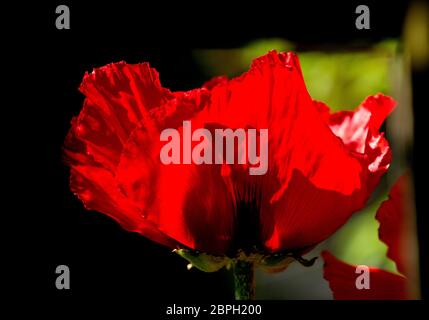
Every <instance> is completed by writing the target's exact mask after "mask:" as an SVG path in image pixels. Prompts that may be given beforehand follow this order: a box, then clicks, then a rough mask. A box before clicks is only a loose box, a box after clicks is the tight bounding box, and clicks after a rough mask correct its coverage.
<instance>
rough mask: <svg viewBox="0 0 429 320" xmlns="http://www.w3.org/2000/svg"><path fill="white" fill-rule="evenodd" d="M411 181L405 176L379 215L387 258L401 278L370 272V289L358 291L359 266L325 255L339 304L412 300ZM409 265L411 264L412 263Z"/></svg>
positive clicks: (380, 235)
mask: <svg viewBox="0 0 429 320" xmlns="http://www.w3.org/2000/svg"><path fill="white" fill-rule="evenodd" d="M409 187H410V182H409V177H408V176H407V175H404V176H402V177H401V178H400V179H399V180H398V181H397V182H396V183H395V185H394V186H393V187H392V190H391V191H390V194H389V199H388V200H386V201H384V202H383V203H382V204H381V206H380V208H379V209H378V211H377V215H376V218H377V220H378V221H379V222H380V227H379V230H378V231H379V238H380V240H381V241H383V242H384V243H385V244H386V245H387V247H388V251H387V256H388V257H389V258H390V259H392V260H393V261H394V262H395V263H396V267H397V270H398V271H399V273H401V274H395V273H391V272H388V271H385V270H382V269H378V268H369V279H370V288H369V289H357V288H356V285H355V281H356V277H357V276H358V275H357V274H356V266H352V265H349V264H347V263H344V262H342V261H340V260H338V259H337V258H335V257H334V256H333V255H332V254H331V253H329V252H326V251H325V252H322V257H323V259H324V260H325V266H324V277H325V279H326V280H328V282H329V286H330V288H331V290H332V292H333V294H334V298H335V299H339V300H390V299H392V300H403V299H408V298H410V297H411V295H410V291H409V289H410V283H409V280H408V279H407V276H408V275H410V271H409V269H408V268H407V264H406V263H405V262H406V261H407V260H408V259H407V258H406V257H405V255H406V253H407V251H409V250H407V249H406V247H405V244H406V243H408V234H409V233H408V232H407V224H408V221H409V213H410V212H412V211H411V210H412V208H410V203H411V202H410V198H409V190H410V189H409ZM408 261H409V260H408Z"/></svg>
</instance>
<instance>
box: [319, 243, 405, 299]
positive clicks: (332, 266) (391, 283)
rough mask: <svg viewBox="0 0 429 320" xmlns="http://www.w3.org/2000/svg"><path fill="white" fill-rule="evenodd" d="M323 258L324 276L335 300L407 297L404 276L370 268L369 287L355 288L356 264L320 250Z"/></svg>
mask: <svg viewBox="0 0 429 320" xmlns="http://www.w3.org/2000/svg"><path fill="white" fill-rule="evenodd" d="M322 257H323V259H324V260H325V266H324V278H325V279H326V280H327V281H328V282H329V287H330V288H331V290H332V292H333V294H334V299H336V300H404V299H407V282H406V279H405V278H404V277H401V276H399V275H396V274H393V273H390V272H387V271H384V270H381V269H377V268H370V278H369V279H370V288H369V289H357V288H356V278H357V277H358V276H359V275H360V274H358V273H356V266H352V265H349V264H347V263H344V262H342V261H340V260H338V259H337V258H335V257H334V256H333V255H332V254H330V253H329V252H327V251H324V252H322Z"/></svg>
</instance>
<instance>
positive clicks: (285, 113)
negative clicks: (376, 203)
mask: <svg viewBox="0 0 429 320" xmlns="http://www.w3.org/2000/svg"><path fill="white" fill-rule="evenodd" d="M80 90H81V92H82V93H83V94H84V95H85V96H86V99H85V102H84V106H83V109H82V111H81V112H80V114H79V116H78V117H77V118H75V119H73V121H72V128H71V130H70V132H69V134H68V136H67V139H66V142H65V155H66V160H67V163H68V164H69V166H70V168H71V179H70V186H71V189H72V191H73V192H74V193H75V194H76V195H77V196H78V197H79V199H80V200H81V201H82V202H83V203H84V205H85V207H86V208H87V209H91V210H96V211H99V212H102V213H104V214H107V215H109V216H111V217H112V218H114V219H116V220H117V221H118V222H119V223H120V224H121V225H122V226H123V227H124V228H125V229H127V230H130V231H135V232H138V233H141V234H142V235H144V236H146V237H148V238H149V239H151V240H153V241H156V242H158V243H161V244H164V245H167V246H169V247H172V248H183V247H184V248H191V249H195V250H199V251H203V252H207V253H210V254H213V255H230V256H231V255H235V254H237V252H239V251H243V252H245V253H248V252H279V251H283V250H290V251H293V250H301V249H305V248H311V247H313V246H315V245H316V244H317V243H319V242H321V241H323V240H324V239H326V238H327V237H329V236H330V235H331V234H332V233H333V232H335V231H336V230H337V229H338V228H339V227H340V226H341V225H343V224H344V223H345V222H346V221H347V219H348V218H349V217H350V216H351V214H352V213H353V212H355V211H356V210H358V209H360V208H362V207H363V206H364V205H365V202H366V200H367V199H368V197H369V195H370V194H371V192H372V191H373V189H374V188H375V186H376V185H377V183H378V181H379V179H380V176H381V175H382V174H383V173H384V172H385V171H386V170H387V168H388V166H389V163H390V159H391V155H390V149H389V145H388V143H387V141H386V139H385V138H384V137H383V135H382V134H380V133H379V128H380V126H381V124H382V122H383V121H384V119H385V118H386V116H387V115H388V114H389V113H390V112H391V111H392V109H393V107H394V104H395V103H394V101H393V100H392V99H391V98H389V97H387V96H384V95H382V94H378V95H376V96H371V97H369V98H367V99H366V100H365V101H364V102H363V103H362V105H361V106H360V107H359V108H358V109H357V110H356V111H346V112H339V113H333V114H331V113H330V112H329V109H328V107H326V106H325V105H324V104H322V103H320V102H315V101H313V100H312V99H311V97H310V95H309V94H308V92H307V90H306V87H305V84H304V79H303V75H302V72H301V68H300V65H299V61H298V58H297V56H296V55H295V54H293V53H277V52H275V51H273V52H270V53H268V54H267V55H265V56H262V57H260V58H258V59H256V60H254V62H253V63H252V66H251V68H250V70H249V71H248V72H246V73H244V74H243V75H242V76H240V77H238V78H235V79H232V80H228V79H226V78H217V79H214V80H212V81H210V82H209V83H207V84H205V85H204V86H203V87H202V88H200V89H195V90H191V91H187V92H171V91H170V90H168V89H165V88H163V87H162V86H161V84H160V81H159V78H158V73H157V72H156V71H155V70H154V69H152V68H150V67H149V65H148V64H147V63H142V64H136V65H130V64H126V63H124V62H120V63H114V64H109V65H107V66H104V67H101V68H98V69H95V70H94V71H93V72H92V73H90V74H86V75H85V77H84V79H83V82H82V85H81V87H80ZM185 120H190V121H191V122H192V127H193V128H195V129H196V128H208V129H210V130H211V129H213V128H231V129H237V128H254V129H256V130H260V129H268V131H269V140H268V145H269V161H268V171H267V173H266V174H265V175H260V176H250V175H249V174H248V171H247V169H246V165H239V164H236V165H227V164H223V165H222V164H218V165H217V164H213V165H208V164H201V165H196V164H179V165H164V164H162V163H161V161H160V149H161V147H162V143H161V142H160V132H161V131H162V130H163V129H165V128H177V129H179V130H180V129H181V128H180V127H181V126H182V123H183V121H185Z"/></svg>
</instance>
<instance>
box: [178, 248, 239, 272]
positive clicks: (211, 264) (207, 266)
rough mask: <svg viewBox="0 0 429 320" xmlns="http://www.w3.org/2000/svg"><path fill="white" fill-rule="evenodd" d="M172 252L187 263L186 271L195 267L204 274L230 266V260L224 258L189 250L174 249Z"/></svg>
mask: <svg viewBox="0 0 429 320" xmlns="http://www.w3.org/2000/svg"><path fill="white" fill-rule="evenodd" d="M174 252H176V253H177V254H178V255H179V256H181V257H182V258H185V259H186V260H188V261H189V263H190V265H188V269H190V268H191V267H195V268H197V269H199V270H201V271H204V272H215V271H218V270H220V269H222V268H223V267H226V268H228V269H229V267H230V264H231V260H230V259H229V258H228V257H226V256H213V255H210V254H206V253H203V252H199V251H196V250H190V249H176V250H174Z"/></svg>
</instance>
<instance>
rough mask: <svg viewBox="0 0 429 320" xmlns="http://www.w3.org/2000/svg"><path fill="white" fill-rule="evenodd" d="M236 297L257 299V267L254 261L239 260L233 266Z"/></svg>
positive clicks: (238, 298)
mask: <svg viewBox="0 0 429 320" xmlns="http://www.w3.org/2000/svg"><path fill="white" fill-rule="evenodd" d="M232 273H233V274H234V286H235V299H236V300H253V299H255V267H254V265H253V263H252V262H247V261H242V260H238V261H236V262H235V263H234V264H233V266H232Z"/></svg>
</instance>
